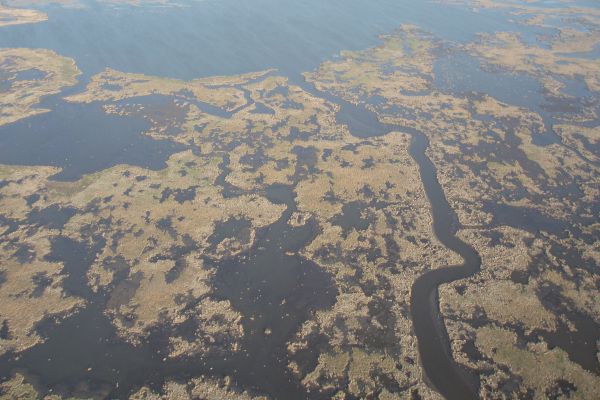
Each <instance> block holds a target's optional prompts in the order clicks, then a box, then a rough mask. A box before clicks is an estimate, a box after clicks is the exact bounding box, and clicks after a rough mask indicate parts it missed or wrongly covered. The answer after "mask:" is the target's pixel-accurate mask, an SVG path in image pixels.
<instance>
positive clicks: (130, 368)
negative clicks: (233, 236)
mask: <svg viewBox="0 0 600 400" xmlns="http://www.w3.org/2000/svg"><path fill="white" fill-rule="evenodd" d="M265 195H266V197H267V198H268V199H269V200H271V201H272V202H274V203H278V204H285V205H286V206H287V209H286V210H285V212H284V213H283V214H282V216H281V218H280V219H279V220H278V221H277V222H275V223H274V224H272V225H270V226H268V227H266V228H264V229H261V230H259V231H258V232H257V241H256V243H255V245H254V246H253V248H252V250H250V251H249V252H246V253H244V254H243V255H241V256H239V257H234V258H231V259H229V260H225V261H220V262H212V264H213V266H214V267H215V268H217V277H216V279H215V294H214V295H215V297H216V298H217V299H227V300H229V301H231V302H232V304H233V306H234V308H235V309H236V310H238V311H240V312H241V313H242V315H243V321H242V323H243V326H244V330H245V333H244V337H243V341H242V347H241V350H240V351H239V352H236V353H234V354H228V353H224V354H216V355H209V356H207V357H205V358H202V357H195V358H191V359H187V358H184V359H178V360H164V357H166V354H163V353H161V349H164V345H165V340H166V335H168V332H161V331H160V329H158V330H156V331H154V332H153V333H152V334H151V336H150V338H149V339H148V340H147V341H146V342H145V343H144V344H142V345H140V346H135V347H134V346H132V345H130V344H127V343H125V342H123V341H122V340H120V339H119V338H118V337H117V335H116V332H115V328H114V326H113V325H112V324H111V322H110V321H109V320H108V318H107V317H106V316H105V315H104V310H105V309H106V303H107V301H108V298H107V296H105V295H104V294H103V293H99V294H94V293H92V292H91V291H90V290H89V288H88V286H87V278H86V274H85V272H86V270H87V268H88V267H89V265H90V264H91V262H92V261H93V260H94V258H95V255H96V253H97V251H99V250H100V249H101V248H102V245H103V242H102V239H101V238H96V239H95V243H96V246H95V248H89V247H87V246H86V245H85V244H82V243H78V242H75V241H73V240H71V239H67V238H59V239H57V240H56V241H54V242H53V243H52V252H51V254H50V256H49V261H62V262H64V263H65V273H67V274H68V278H67V279H66V280H65V282H64V287H65V291H66V292H67V293H68V294H70V295H76V296H81V297H83V298H85V299H86V300H87V302H88V304H87V306H86V308H85V309H83V310H81V311H80V312H78V313H77V314H75V315H74V316H72V317H69V318H67V319H66V320H64V321H61V322H60V323H58V324H57V323H55V322H54V321H53V320H46V321H44V322H43V323H42V324H41V325H40V326H39V327H38V331H39V332H40V334H41V335H42V336H43V337H46V338H47V340H46V341H45V342H44V343H42V344H40V345H37V346H35V347H33V348H31V349H29V350H27V351H25V352H22V353H20V354H19V356H18V357H13V356H12V355H5V356H3V357H0V376H9V375H10V374H11V373H13V372H14V371H15V370H20V369H24V370H26V371H27V372H28V373H30V374H32V375H33V376H35V377H36V379H37V380H38V382H39V383H40V384H41V385H42V387H49V388H54V392H55V393H57V392H58V393H65V394H72V393H74V392H75V393H77V390H80V391H81V393H82V395H84V396H90V395H93V396H96V397H101V398H126V397H127V396H128V395H129V394H130V392H131V391H132V390H134V389H136V388H139V387H140V386H143V385H148V386H150V387H154V388H156V389H160V387H161V386H162V383H163V382H164V380H165V379H166V378H167V377H174V378H176V379H185V378H192V377H194V376H196V377H197V376H198V375H200V374H207V375H211V376H226V375H229V376H232V377H233V378H234V380H235V381H236V383H238V384H240V385H243V386H244V387H245V388H249V389H254V390H256V391H257V392H260V393H267V394H269V395H271V396H273V397H274V398H278V399H303V398H305V396H306V393H305V392H304V391H303V389H302V388H301V387H300V385H299V383H298V381H297V380H296V379H294V378H293V377H292V376H291V373H290V371H289V369H288V368H287V363H288V361H289V360H288V358H287V341H288V340H289V339H290V337H291V336H292V335H293V334H294V333H295V332H297V330H298V329H299V328H300V325H301V324H302V323H303V322H304V321H305V320H306V319H307V318H308V317H309V316H310V315H311V314H312V313H313V312H314V311H315V310H317V309H321V308H326V307H330V306H331V305H333V302H334V300H335V296H336V294H337V291H336V289H335V286H334V285H333V282H332V281H331V279H330V277H329V276H328V275H327V273H325V272H324V271H323V270H322V269H321V268H319V267H318V266H317V265H315V264H314V263H312V262H310V261H308V260H306V259H304V258H302V257H300V256H298V255H297V254H295V252H296V251H298V250H299V249H301V248H302V247H304V246H306V245H307V244H308V243H310V241H311V240H312V239H313V238H314V236H315V235H316V234H317V232H318V231H317V229H316V226H315V224H314V222H310V221H309V222H308V223H307V224H306V225H305V226H301V227H290V226H289V225H288V224H287V220H288V219H289V216H290V215H291V213H293V212H294V211H295V210H296V206H295V201H294V195H293V191H292V188H291V187H287V186H273V187H269V188H268V189H267V191H266V193H265ZM224 229H225V231H224V232H223V234H224V235H226V236H227V235H228V233H227V231H229V230H230V229H228V228H227V227H225V228H224ZM207 262H209V263H211V261H210V260H207ZM314 361H316V360H314ZM308 362H311V361H310V360H308ZM82 382H83V383H84V385H85V386H84V387H81V384H82ZM78 388H79V389H78ZM313 397H314V396H313ZM317 398H318V397H317Z"/></svg>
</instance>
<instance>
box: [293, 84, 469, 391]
mask: <svg viewBox="0 0 600 400" xmlns="http://www.w3.org/2000/svg"><path fill="white" fill-rule="evenodd" d="M294 83H296V84H299V85H301V86H302V88H304V89H305V90H307V91H309V92H311V93H313V94H314V95H316V96H319V97H324V98H326V99H327V100H328V101H330V102H333V103H335V104H337V105H339V106H340V111H339V112H338V114H337V122H338V123H342V124H345V125H347V126H348V128H349V130H350V133H351V134H352V135H353V136H358V137H372V136H382V135H385V134H388V133H390V132H393V131H400V132H406V133H408V134H410V135H411V136H412V141H411V145H410V148H409V154H410V156H411V157H412V158H413V160H414V161H415V162H416V163H417V165H418V167H419V174H420V176H421V182H422V184H423V188H424V189H425V193H426V195H427V199H428V200H429V203H430V206H431V214H432V218H433V231H434V233H435V236H436V237H437V238H438V240H439V241H440V242H441V243H442V244H443V245H444V246H446V247H447V248H448V249H450V250H452V251H454V252H456V253H458V254H460V256H461V257H462V258H463V260H464V262H463V263H462V264H460V265H454V266H450V267H444V268H437V269H433V270H430V271H428V272H426V273H425V274H423V275H421V276H420V277H419V278H418V279H417V280H416V281H415V282H414V284H413V286H412V291H411V293H412V294H411V316H412V322H413V329H414V332H415V335H416V336H417V340H418V343H419V355H420V357H421V363H422V365H423V369H424V371H425V375H426V377H427V379H428V380H429V383H430V384H431V385H432V386H433V387H434V388H435V389H436V390H437V391H438V392H440V393H441V394H442V395H443V396H444V397H445V398H446V399H448V400H468V399H477V398H478V394H477V393H478V386H479V381H478V379H477V377H476V376H475V375H473V374H471V373H469V372H468V371H467V370H466V369H465V368H463V367H461V366H460V365H458V363H457V362H456V361H455V360H454V359H453V358H452V353H451V349H450V340H449V338H448V333H447V331H446V327H445V325H444V321H443V318H442V316H441V314H440V310H439V299H438V287H439V286H440V285H442V284H445V283H449V282H453V281H455V280H459V279H464V278H467V277H469V276H471V275H473V274H476V273H477V272H479V269H480V266H481V257H480V256H479V254H478V253H477V251H476V250H475V249H474V248H473V247H471V246H470V245H468V244H467V243H465V242H463V241H462V240H461V239H459V238H458V237H457V236H456V233H457V232H458V230H459V227H460V223H459V221H458V217H457V215H456V213H455V212H454V210H453V209H452V207H450V204H449V203H448V200H447V199H446V196H445V194H444V189H443V188H442V186H441V185H440V183H439V181H438V179H437V172H436V169H435V166H434V165H433V163H432V162H431V160H430V159H429V157H427V155H426V154H425V152H426V150H427V148H428V147H429V139H428V138H427V136H426V135H425V134H424V133H423V132H421V131H419V130H417V129H414V128H409V127H403V126H398V125H392V124H385V123H382V122H381V121H379V119H378V117H377V115H376V114H375V113H374V112H372V111H370V110H368V109H366V108H365V107H362V106H358V105H355V104H352V103H350V102H347V101H345V100H342V99H340V98H338V97H336V96H333V95H331V94H329V93H326V92H322V91H319V90H317V89H315V88H314V87H313V86H312V85H310V84H307V83H306V82H299V81H296V82H294Z"/></svg>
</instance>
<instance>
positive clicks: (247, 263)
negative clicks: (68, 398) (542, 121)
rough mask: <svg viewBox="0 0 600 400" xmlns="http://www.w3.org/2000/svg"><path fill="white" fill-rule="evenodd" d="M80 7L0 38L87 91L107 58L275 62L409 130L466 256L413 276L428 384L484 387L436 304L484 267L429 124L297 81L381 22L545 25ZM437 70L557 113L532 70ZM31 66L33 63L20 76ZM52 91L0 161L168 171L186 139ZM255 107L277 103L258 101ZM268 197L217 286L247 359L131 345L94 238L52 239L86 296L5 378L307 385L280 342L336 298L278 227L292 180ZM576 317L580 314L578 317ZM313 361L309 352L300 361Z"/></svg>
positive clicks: (128, 65)
mask: <svg viewBox="0 0 600 400" xmlns="http://www.w3.org/2000/svg"><path fill="white" fill-rule="evenodd" d="M86 4H87V5H88V7H85V8H82V9H65V8H61V7H58V6H52V5H51V6H47V7H43V9H44V10H45V11H47V12H48V14H49V20H48V21H47V22H44V23H40V24H33V25H22V26H14V27H11V28H0V47H32V48H38V47H39V48H49V49H53V50H55V51H57V52H58V53H59V54H61V55H64V56H69V57H73V58H75V60H76V62H77V64H78V66H79V67H80V68H81V69H82V71H83V76H82V77H81V85H80V86H79V87H78V90H81V88H82V85H83V84H85V83H86V82H87V80H88V79H89V77H90V76H91V75H92V74H94V73H97V72H99V71H101V70H103V69H104V68H106V67H111V68H114V69H117V70H121V71H127V72H139V73H146V74H151V75H159V76H167V77H175V78H183V79H192V78H198V77H203V76H211V75H229V74H237V73H244V72H253V71H257V70H261V69H266V68H277V69H279V70H280V72H281V73H283V74H284V75H287V76H289V77H290V78H291V79H292V81H293V82H294V83H298V84H300V85H301V86H302V87H304V88H305V89H307V90H309V91H312V92H313V93H315V94H317V95H318V96H321V97H324V98H326V99H328V100H330V101H332V102H335V103H337V104H339V105H340V106H341V110H340V112H339V113H338V115H337V120H338V122H339V123H343V124H347V125H348V126H349V127H350V130H351V132H352V134H353V135H355V136H358V137H370V136H379V135H384V134H386V133H388V132H390V131H392V130H401V131H407V132H409V133H411V134H412V136H413V139H412V144H411V147H410V154H411V156H412V157H413V159H414V160H415V162H416V163H417V164H418V166H419V171H420V174H421V179H422V181H423V185H424V188H425V191H426V194H427V197H428V199H429V201H430V203H431V209H432V214H433V228H434V232H435V234H436V236H437V237H438V239H439V240H440V241H441V242H442V243H443V244H444V245H445V246H447V247H448V248H450V249H452V250H454V251H456V252H458V253H459V254H460V255H461V256H462V257H463V259H464V262H463V264H461V265H458V266H453V267H450V268H443V269H437V270H433V271H431V272H428V273H426V274H425V275H423V276H421V277H420V278H419V279H418V280H417V281H416V282H415V283H414V285H413V288H412V304H411V315H412V319H413V324H414V330H415V334H416V336H417V338H418V341H419V351H420V355H421V360H422V362H423V366H424V369H425V372H426V375H427V377H428V379H429V380H430V382H431V383H432V385H433V386H434V387H435V388H436V389H437V390H439V391H440V392H441V393H442V394H443V395H444V396H445V397H447V398H448V399H470V398H476V390H477V384H478V383H477V381H476V379H475V378H474V377H473V376H471V375H470V374H469V373H467V372H466V371H465V370H463V369H462V368H461V367H459V366H458V365H457V364H456V362H454V360H453V359H452V357H451V355H450V348H449V340H448V335H447V333H446V331H445V327H444V325H443V321H442V319H441V317H440V315H439V306H438V301H437V287H438V286H439V285H440V284H443V283H446V282H450V281H453V280H457V279H462V278H465V277H467V276H470V275H471V274H473V273H476V272H477V271H478V269H479V265H480V259H479V256H478V254H477V253H476V252H475V250H474V249H473V248H471V247H470V246H469V245H467V244H466V243H464V242H462V241H461V240H460V239H458V238H457V237H456V232H457V229H458V222H457V218H456V214H455V213H454V212H453V210H452V209H451V207H450V206H449V204H448V202H447V200H446V198H445V196H444V192H443V188H442V187H441V186H440V184H439V182H438V180H437V176H436V171H435V167H434V165H433V164H432V162H431V161H430V160H429V159H428V157H427V156H426V154H425V150H426V149H427V146H428V141H427V138H426V135H425V134H424V133H422V132H419V131H416V130H410V129H406V128H403V127H396V126H390V125H385V124H382V123H380V122H379V121H378V119H377V117H376V115H375V114H373V113H371V112H369V111H367V110H366V109H365V108H363V107H358V106H354V105H352V104H350V103H348V102H345V101H343V100H341V99H338V98H336V97H334V96H331V95H328V94H326V93H316V92H315V91H314V89H312V88H311V87H309V85H306V84H304V83H303V82H301V80H300V79H298V78H297V77H298V76H299V75H300V74H301V73H302V72H305V71H310V70H312V69H314V68H316V67H317V66H318V65H319V64H320V63H321V62H322V61H324V60H326V59H331V58H333V57H335V54H337V53H338V52H339V51H341V50H354V49H363V48H366V47H369V46H372V45H375V44H378V40H377V35H378V34H382V33H388V32H390V31H391V30H393V29H395V28H397V27H398V26H399V25H401V24H403V23H415V24H417V25H418V26H419V27H421V28H422V29H424V30H427V31H430V32H432V33H433V34H434V35H435V36H437V37H440V38H443V39H445V40H447V41H450V42H465V41H468V40H472V39H473V38H474V34H475V33H479V32H494V31H502V30H513V31H519V32H520V33H521V34H522V35H523V38H524V39H525V40H526V41H527V42H529V43H536V44H539V41H538V37H537V35H538V34H539V33H549V32H551V31H552V30H539V29H537V28H527V29H525V28H523V27H520V26H518V25H515V24H514V23H513V22H509V19H508V18H507V15H506V14H505V13H504V12H502V11H497V10H480V11H479V12H473V11H471V10H464V9H461V8H459V7H445V6H441V5H439V4H434V3H429V2H418V1H398V0H379V1H373V0H331V1H322V0H307V1H304V2H292V1H281V0H207V1H202V2H183V5H184V7H166V8H163V7H140V8H135V7H127V6H123V7H119V8H118V9H115V8H113V7H106V6H103V5H101V4H99V3H95V2H86ZM597 50H598V49H594V51H593V52H590V54H589V57H591V58H597ZM436 75H437V76H438V80H437V81H436V82H435V83H436V85H438V86H439V87H440V88H441V89H443V90H447V91H455V92H466V91H475V92H482V93H489V94H490V95H492V96H495V97H497V98H498V99H500V100H503V101H506V102H509V103H515V104H517V105H523V106H527V107H529V108H532V107H533V109H534V110H539V111H540V113H543V115H544V116H545V117H544V118H550V117H547V116H549V115H550V113H548V112H546V111H545V110H544V109H543V107H542V105H543V104H544V103H545V102H546V99H545V98H544V94H543V93H542V92H541V90H540V86H539V84H537V83H536V82H535V81H534V80H533V79H531V78H528V77H525V76H520V75H510V74H503V73H499V72H497V71H494V72H490V71H485V70H483V69H481V68H480V65H478V63H477V62H476V61H475V60H473V59H469V58H449V59H443V60H441V61H440V62H438V63H437V64H436ZM36 76H37V75H36V74H35V73H34V72H31V73H25V74H23V75H22V76H20V77H19V78H22V79H35V78H36ZM465 76H467V77H468V78H466V79H465ZM0 84H1V83H0ZM565 90H566V91H567V93H568V94H572V95H577V96H580V95H581V94H582V93H584V90H585V88H584V87H582V86H581V84H578V83H577V82H575V81H573V82H568V85H567V88H566V89H565ZM182 95H183V96H185V93H184V94H182ZM59 97H60V96H56V97H55V98H52V99H48V100H47V101H46V102H45V104H44V106H48V107H49V108H51V109H52V111H51V112H50V113H47V114H43V115H39V116H36V117H32V118H28V119H26V120H22V121H18V122H16V123H14V124H10V125H6V126H3V127H0V163H8V164H21V165H38V164H42V165H53V166H58V167H62V168H63V172H61V173H59V174H58V175H57V176H56V177H55V178H56V179H64V180H73V179H77V178H78V177H80V176H81V175H82V174H85V173H89V172H94V171H98V170H102V169H104V168H107V167H110V166H113V165H115V164H119V163H128V164H133V165H140V166H142V167H147V168H152V169H159V168H162V167H164V165H165V164H164V163H165V161H166V160H167V158H168V157H169V155H170V154H172V153H174V152H176V151H179V150H181V149H183V148H184V147H183V146H180V145H175V144H173V143H172V142H168V141H155V140H152V139H150V138H147V137H145V136H143V135H142V132H143V131H145V130H146V129H148V126H149V125H148V122H147V121H145V120H143V119H141V118H137V117H133V118H131V117H130V118H124V117H119V116H110V115H106V114H105V113H103V112H102V110H101V109H100V108H99V106H98V105H97V104H91V105H73V104H68V103H64V102H62V101H60V99H59ZM139 100H140V101H142V100H143V101H147V100H148V99H139ZM150 100H151V101H150V102H151V103H152V102H155V105H156V106H157V107H159V108H162V107H163V106H164V104H165V103H164V102H165V101H169V100H165V99H164V98H159V97H153V98H152V99H150ZM46 103H47V104H46ZM197 105H198V106H199V107H200V108H201V109H204V110H206V111H207V112H210V113H213V114H216V115H220V116H224V117H226V116H228V115H229V114H228V113H227V112H224V111H223V110H220V109H217V108H210V106H209V105H207V104H200V103H198V104H197ZM258 111H259V112H269V111H268V110H267V109H265V108H264V107H260V106H259V108H258ZM546 120H547V121H550V122H551V121H552V120H551V119H546ZM550 125H551V124H550ZM537 137H538V138H540V139H539V143H552V142H555V141H557V137H556V135H554V134H553V132H552V131H551V130H548V131H547V132H546V133H542V134H540V135H539V136H537ZM226 160H227V158H226ZM225 162H227V161H225ZM223 171H224V172H223V174H222V175H221V176H220V178H219V180H218V181H217V184H223V187H224V188H225V189H226V195H227V196H229V197H234V196H236V195H237V194H238V192H236V188H233V187H229V186H227V185H226V183H225V177H226V175H227V173H228V172H227V171H228V169H227V165H226V164H225V165H223ZM265 194H266V195H267V196H268V197H269V198H270V199H271V200H272V201H274V202H278V203H282V204H286V206H287V209H286V211H285V213H284V215H283V216H282V218H281V219H280V220H279V221H277V222H276V223H275V224H273V225H271V226H270V227H268V228H265V229H264V230H261V231H260V232H259V233H258V239H257V244H256V246H254V248H253V249H252V250H251V251H250V252H249V253H247V254H245V255H244V256H242V257H236V258H232V259H229V260H226V261H224V262H221V263H219V264H218V265H216V267H217V269H218V274H217V280H216V288H217V294H218V296H220V297H222V298H226V299H229V300H230V301H231V302H232V303H233V305H234V308H235V309H237V310H240V312H242V314H243V316H244V318H243V324H244V328H245V329H246V335H245V337H244V340H243V345H242V350H243V351H241V352H240V353H239V354H236V355H232V356H227V357H223V356H222V355H219V356H214V357H213V356H211V357H208V358H206V359H192V360H175V361H163V357H164V354H161V353H160V349H161V348H163V347H164V346H163V345H164V340H165V333H164V332H155V333H153V335H152V337H151V339H150V340H149V341H148V343H147V344H145V345H143V346H140V347H135V348H134V347H133V346H130V345H128V344H126V343H123V342H122V341H121V340H119V339H118V338H117V337H116V335H115V331H114V327H113V326H112V324H111V323H110V322H109V321H108V319H107V318H106V317H105V316H104V314H103V310H104V309H105V304H106V302H107V301H108V299H107V298H105V296H104V295H103V294H93V293H91V292H90V291H89V290H88V289H87V283H86V281H85V270H86V269H87V268H88V266H89V265H90V263H91V261H92V260H93V258H94V256H95V254H96V251H97V250H98V248H99V247H98V248H88V247H86V246H85V245H84V244H81V243H76V242H72V241H69V240H67V239H60V240H58V241H56V242H55V243H53V247H52V249H53V252H52V256H51V258H52V259H53V260H56V261H64V262H65V269H66V272H68V274H69V278H68V279H67V281H66V282H65V283H66V290H67V291H69V292H70V293H72V294H77V295H80V296H82V297H84V298H86V299H87V301H88V305H87V307H86V309H85V310H82V311H81V312H79V313H77V314H76V315H74V316H72V317H69V318H67V319H66V320H65V321H62V322H61V323H55V322H54V321H52V320H47V321H45V322H43V323H42V324H41V325H40V326H39V331H40V332H41V334H42V335H43V336H44V337H45V338H47V340H46V342H45V343H43V344H41V345H39V346H36V347H34V348H32V349H30V350H28V351H26V352H24V353H22V354H21V355H20V356H19V357H18V358H12V357H11V356H5V357H4V358H1V359H0V375H1V376H8V375H9V374H10V373H11V372H13V371H14V370H15V369H19V368H22V369H25V370H27V371H29V372H31V373H32V374H33V375H35V376H36V377H38V378H39V380H40V382H41V383H42V384H43V385H45V386H47V387H54V388H55V391H58V392H60V391H64V392H70V391H72V390H73V389H74V388H75V386H77V385H78V384H79V383H80V382H86V383H87V385H88V386H87V388H85V389H82V390H83V391H84V392H86V393H98V394H99V395H100V396H103V397H106V396H110V397H112V398H122V397H126V395H127V394H128V393H129V392H130V390H131V389H133V388H135V387H138V386H141V385H144V384H150V385H151V386H155V387H160V385H161V384H162V381H163V380H164V379H165V377H176V378H178V379H185V378H186V377H191V376H197V375H199V374H202V373H206V374H209V375H217V376H218V375H225V374H227V375H232V376H233V377H234V379H235V381H236V382H238V383H239V384H242V385H245V386H247V387H251V388H254V389H256V390H257V391H258V392H261V393H268V394H270V395H272V396H274V397H275V398H283V399H288V398H298V399H301V398H304V397H305V395H306V394H305V393H303V391H302V390H301V388H300V387H299V385H298V383H297V382H296V381H295V380H294V379H292V377H291V376H289V373H288V372H287V371H288V370H287V368H286V354H287V351H286V349H285V341H286V340H288V339H289V336H290V335H291V334H292V333H293V332H295V331H296V330H297V329H298V327H299V326H300V324H301V323H302V322H303V321H304V320H305V319H306V318H308V316H309V315H310V313H312V312H314V310H316V309H318V308H322V307H327V306H328V305H330V304H331V302H332V301H333V298H334V296H335V289H334V288H333V286H332V284H331V282H330V280H329V277H328V276H327V275H326V274H324V273H323V272H322V271H320V270H319V269H318V268H317V267H316V266H315V265H314V264H312V263H310V262H308V261H306V260H303V259H302V258H300V257H298V256H296V255H294V254H293V253H294V252H295V251H296V250H297V249H299V248H301V247H302V246H304V245H305V244H306V243H309V242H310V240H311V239H312V237H313V235H314V234H315V229H316V227H315V226H314V225H313V224H312V223H310V222H309V223H308V224H307V225H306V226H303V227H299V228H291V227H289V226H288V225H287V224H286V223H285V221H286V220H287V217H288V216H289V215H290V214H291V213H292V212H293V210H295V204H294V200H293V194H292V192H291V190H290V188H287V187H272V188H270V189H269V190H268V191H267V193H265ZM358 208H359V205H355V206H351V207H350V208H348V209H347V210H345V212H347V213H348V215H347V216H346V217H347V218H341V220H340V221H341V223H346V222H347V221H346V219H349V220H350V222H352V223H356V224H359V226H360V224H362V223H363V222H364V221H363V220H362V218H361V216H360V215H359V212H358V211H357V210H358ZM69 213H70V210H54V209H51V210H42V211H40V212H39V213H38V214H36V215H32V216H31V218H32V220H35V221H37V222H36V223H38V224H54V225H56V224H58V225H60V224H61V223H62V221H64V220H65V218H66V219H68V218H69V216H70V215H69ZM517 217H518V215H517ZM532 218H533V217H532ZM514 220H515V214H506V216H505V218H504V220H503V221H514ZM536 221H537V220H536ZM54 225H52V226H54ZM58 225H57V226H58ZM550 226H551V227H552V229H557V228H556V227H555V226H554V225H553V224H551V225H550ZM227 229H228V228H227V227H224V228H223V232H222V233H223V235H227V234H228V233H227V232H228V231H227ZM231 230H232V229H230V231H231ZM98 240H99V239H98ZM98 243H99V244H100V242H98ZM284 299H285V302H283V300H284ZM282 302H283V303H282ZM581 326H582V327H586V326H587V325H585V324H584V323H583V322H582V323H581ZM585 329H588V330H589V329H591V328H589V327H586V328H585ZM267 332H268V333H267ZM587 337H591V336H590V335H587V336H586V338H587ZM548 340H549V341H552V342H554V343H556V344H557V345H561V346H565V347H568V342H569V341H571V342H572V338H570V337H564V336H560V334H557V335H556V336H554V337H548ZM576 350H577V351H573V354H574V357H576V358H577V359H579V360H582V361H581V362H582V363H585V364H586V365H591V364H592V361H591V360H590V357H587V356H585V355H584V354H583V353H584V352H585V351H587V348H581V349H579V348H577V349H576ZM308 358H310V357H308ZM314 361H315V360H312V359H308V360H306V363H308V364H309V365H310V363H314ZM117 383H118V385H117Z"/></svg>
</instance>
